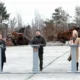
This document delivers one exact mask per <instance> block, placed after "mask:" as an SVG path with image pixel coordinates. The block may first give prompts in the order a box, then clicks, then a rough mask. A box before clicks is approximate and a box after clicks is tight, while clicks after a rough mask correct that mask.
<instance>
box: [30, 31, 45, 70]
mask: <svg viewBox="0 0 80 80" xmlns="http://www.w3.org/2000/svg"><path fill="white" fill-rule="evenodd" d="M31 44H39V45H40V47H39V54H38V55H39V60H40V71H42V70H43V47H44V46H46V41H45V39H44V37H43V36H42V35H41V31H40V30H36V36H35V37H33V39H32V41H31Z"/></svg>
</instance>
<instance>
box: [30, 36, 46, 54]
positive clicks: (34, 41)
mask: <svg viewBox="0 0 80 80" xmlns="http://www.w3.org/2000/svg"><path fill="white" fill-rule="evenodd" d="M31 44H39V45H40V47H39V53H40V54H41V53H43V47H44V46H46V41H45V39H44V37H42V36H35V37H34V38H33V39H32V41H31Z"/></svg>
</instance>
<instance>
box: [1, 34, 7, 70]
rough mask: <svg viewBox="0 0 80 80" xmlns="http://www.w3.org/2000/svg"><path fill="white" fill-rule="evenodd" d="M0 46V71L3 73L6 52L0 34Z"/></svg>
mask: <svg viewBox="0 0 80 80" xmlns="http://www.w3.org/2000/svg"><path fill="white" fill-rule="evenodd" d="M0 45H1V61H2V63H1V68H2V69H1V70H2V71H3V66H4V63H5V62H6V55H5V51H6V44H5V41H4V40H3V38H2V34H0Z"/></svg>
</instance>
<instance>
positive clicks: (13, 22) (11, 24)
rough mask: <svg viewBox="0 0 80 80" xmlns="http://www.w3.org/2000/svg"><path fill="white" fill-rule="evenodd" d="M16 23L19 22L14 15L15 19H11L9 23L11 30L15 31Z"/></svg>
mask: <svg viewBox="0 0 80 80" xmlns="http://www.w3.org/2000/svg"><path fill="white" fill-rule="evenodd" d="M16 23H17V21H16V19H15V17H14V18H13V19H10V20H9V24H10V27H11V31H14V28H15V26H16Z"/></svg>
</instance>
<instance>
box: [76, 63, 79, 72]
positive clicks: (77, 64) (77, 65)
mask: <svg viewBox="0 0 80 80" xmlns="http://www.w3.org/2000/svg"><path fill="white" fill-rule="evenodd" d="M78 67H79V63H78V62H77V63H76V68H77V71H78Z"/></svg>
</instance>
